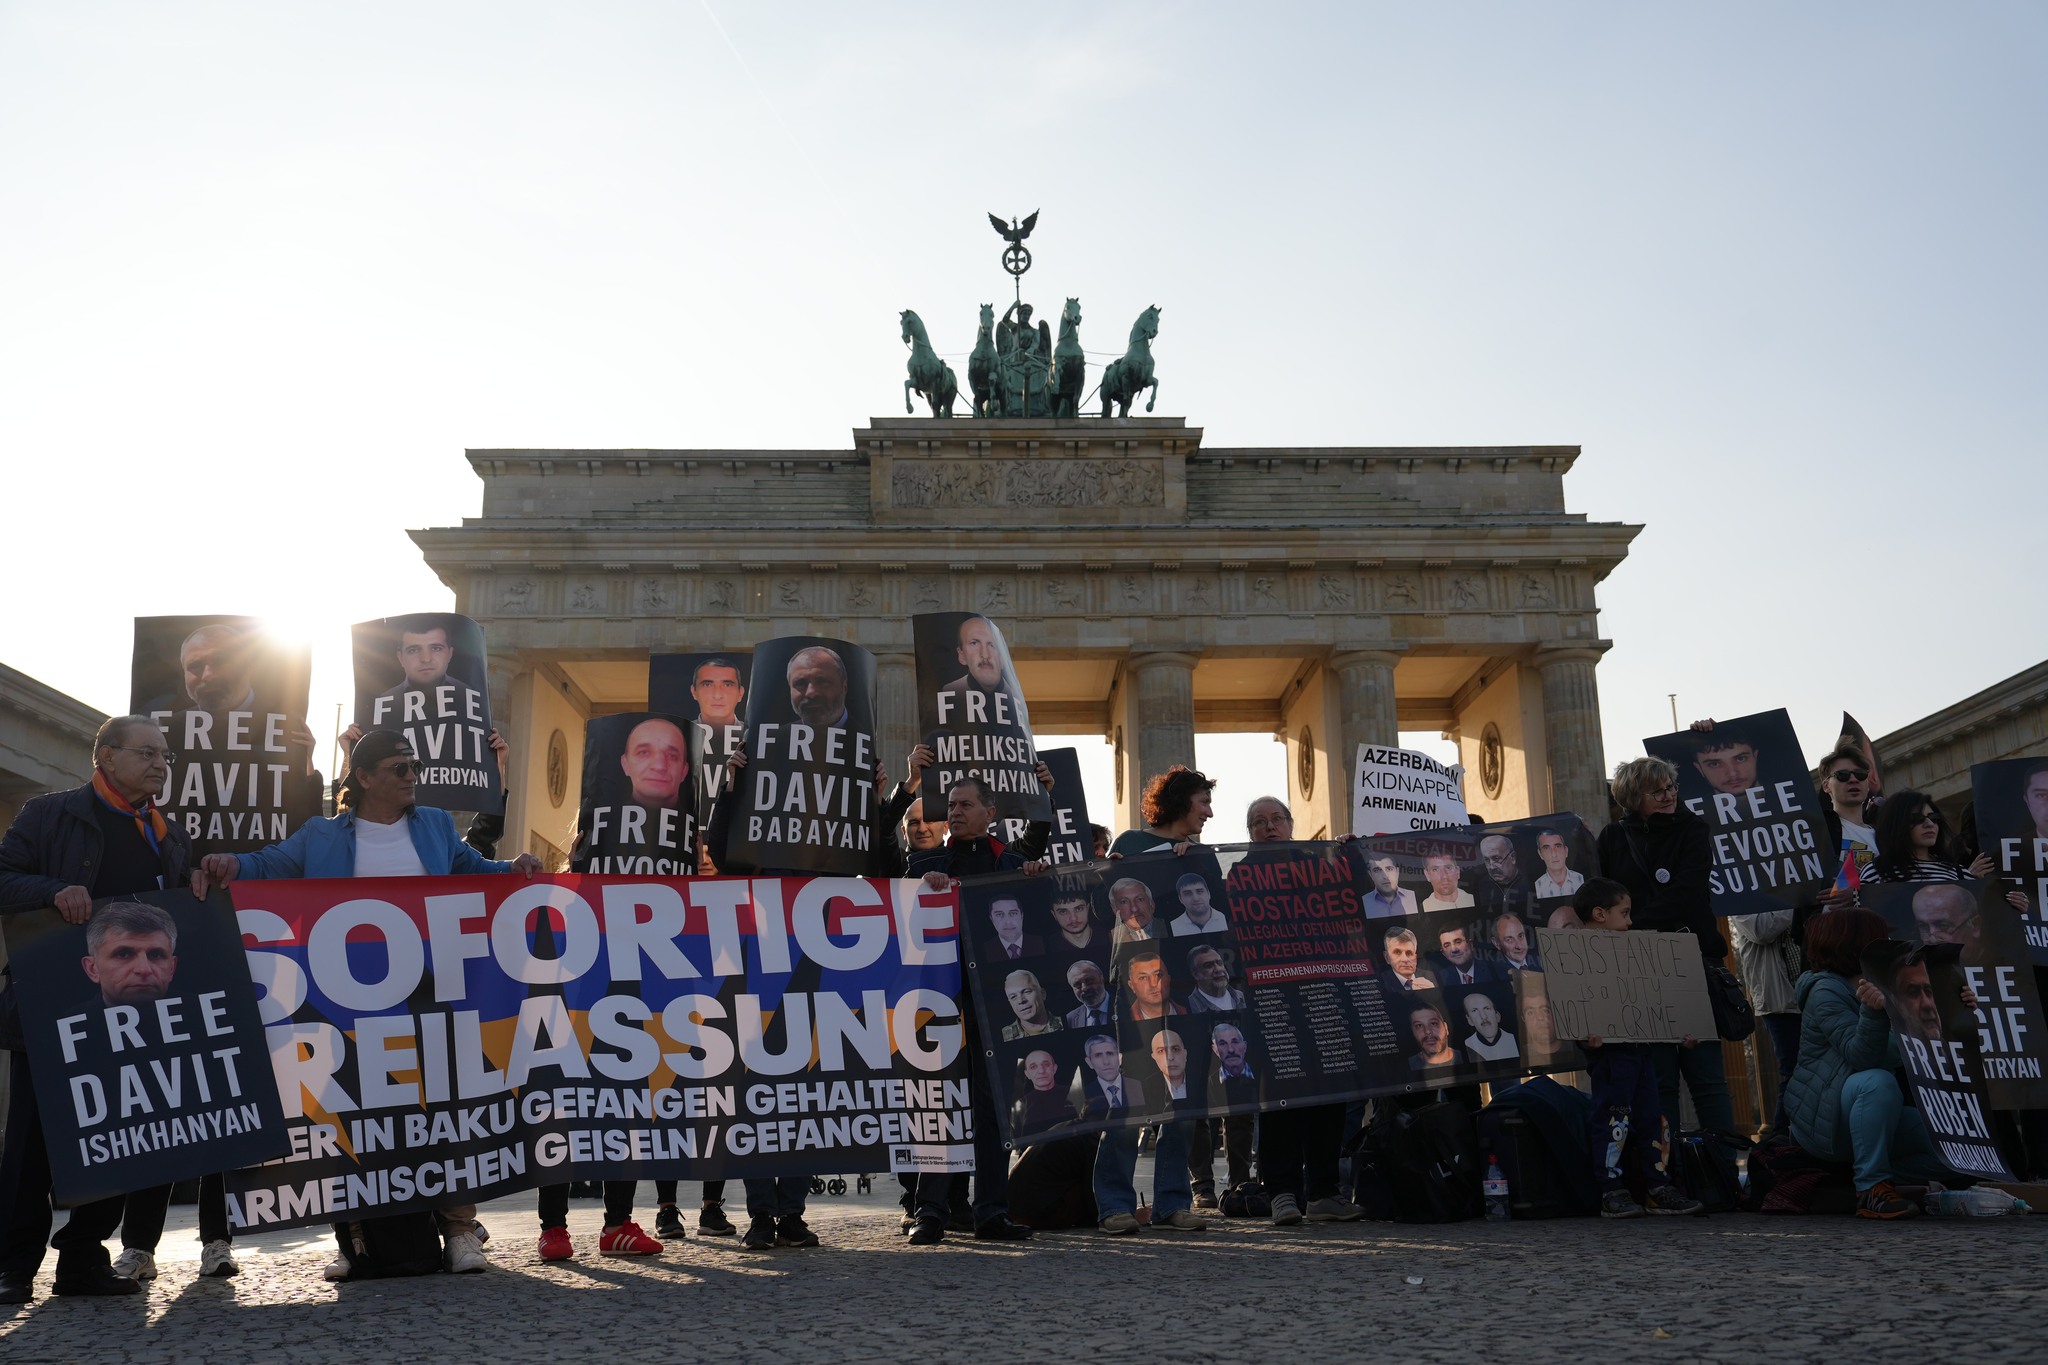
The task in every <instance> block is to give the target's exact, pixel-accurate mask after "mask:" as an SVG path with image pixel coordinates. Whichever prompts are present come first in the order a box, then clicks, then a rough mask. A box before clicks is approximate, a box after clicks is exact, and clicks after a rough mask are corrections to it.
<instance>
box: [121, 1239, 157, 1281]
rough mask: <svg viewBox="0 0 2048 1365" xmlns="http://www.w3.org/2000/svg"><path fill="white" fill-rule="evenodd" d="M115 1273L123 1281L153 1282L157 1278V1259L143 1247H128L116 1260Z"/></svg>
mask: <svg viewBox="0 0 2048 1365" xmlns="http://www.w3.org/2000/svg"><path fill="white" fill-rule="evenodd" d="M114 1273H115V1274H116V1275H119V1276H121V1277H122V1278H123V1279H129V1280H153V1279H155V1278H156V1257H155V1256H154V1255H152V1254H151V1253H149V1252H147V1251H144V1250H143V1249H142V1248H141V1247H127V1248H125V1249H123V1251H122V1252H121V1254H120V1255H119V1256H116V1257H115V1258H114Z"/></svg>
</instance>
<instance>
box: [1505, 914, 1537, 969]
mask: <svg viewBox="0 0 2048 1365" xmlns="http://www.w3.org/2000/svg"><path fill="white" fill-rule="evenodd" d="M1493 947H1494V951H1495V952H1497V953H1499V954H1500V962H1501V965H1502V966H1503V967H1506V968H1508V969H1509V970H1510V971H1516V972H1540V971H1542V970H1543V959H1542V958H1540V957H1539V956H1537V953H1536V949H1535V947H1534V945H1532V944H1531V943H1530V942H1529V928H1528V926H1527V925H1525V924H1523V923H1522V917H1521V916H1520V915H1515V914H1506V913H1503V914H1499V915H1496V916H1494V919H1493Z"/></svg>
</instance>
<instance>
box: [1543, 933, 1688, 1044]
mask: <svg viewBox="0 0 2048 1365" xmlns="http://www.w3.org/2000/svg"><path fill="white" fill-rule="evenodd" d="M1536 950H1537V952H1539V953H1540V954H1541V955H1542V957H1543V989H1544V994H1545V997H1546V999H1547V1000H1548V1002H1549V1005H1550V1017H1551V1020H1552V1022H1553V1023H1554V1025H1555V1027H1556V1030H1557V1036H1558V1037H1560V1038H1570V1039H1574V1040H1580V1041H1583V1040H1584V1039H1587V1038H1598V1039H1600V1040H1601V1041H1602V1042H1604V1043H1676V1042H1680V1041H1683V1040H1684V1039H1686V1038H1693V1039H1696V1040H1698V1041H1699V1042H1701V1043H1703V1044H1706V1045H1707V1046H1717V1045H1718V1040H1719V1038H1720V1031H1719V1030H1718V1029H1716V1028H1715V1026H1714V1005H1713V1002H1712V1001H1711V1000H1710V999H1709V998H1708V996H1707V978H1706V972H1705V970H1704V967H1703V965H1702V962H1701V959H1700V941H1699V940H1698V939H1696V938H1694V937H1693V936H1692V935H1691V934H1660V933H1653V932H1651V931H1649V930H1647V929H1637V930H1632V931H1629V932H1627V933H1619V934H1614V933H1605V932H1602V931H1600V930H1595V929H1538V930H1537V931H1536Z"/></svg>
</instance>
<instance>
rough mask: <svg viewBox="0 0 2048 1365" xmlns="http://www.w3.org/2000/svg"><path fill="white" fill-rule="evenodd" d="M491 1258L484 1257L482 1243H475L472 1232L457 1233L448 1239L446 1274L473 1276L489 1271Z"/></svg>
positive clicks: (474, 1236)
mask: <svg viewBox="0 0 2048 1365" xmlns="http://www.w3.org/2000/svg"><path fill="white" fill-rule="evenodd" d="M490 1266H491V1258H490V1257H488V1256H486V1255H484V1248H483V1243H481V1242H479V1241H477V1239H476V1234H475V1233H473V1232H458V1233H456V1234H455V1235H454V1236H453V1237H450V1238H449V1239H448V1273H449V1274H451V1275H475V1274H478V1273H480V1272H482V1271H485V1270H488V1269H490Z"/></svg>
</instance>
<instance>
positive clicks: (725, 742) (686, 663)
mask: <svg viewBox="0 0 2048 1365" xmlns="http://www.w3.org/2000/svg"><path fill="white" fill-rule="evenodd" d="M753 665H754V659H753V655H752V654H751V653H750V652H748V651H746V650H720V651H718V652H716V653H710V654H656V655H654V656H653V657H652V658H650V659H648V661H647V709H648V710H649V711H653V712H656V713H658V714H661V715H666V716H674V717H676V718H677V719H678V720H681V721H683V722H684V723H685V724H684V730H685V733H687V735H688V736H689V740H690V791H691V793H692V795H691V801H690V808H691V810H692V812H693V813H694V814H695V815H696V817H697V828H698V829H700V830H701V829H703V828H705V827H706V826H708V825H709V824H710V823H711V803H712V802H713V801H715V800H717V799H718V784H719V783H720V782H721V781H723V780H724V778H725V760H726V759H728V758H730V757H732V755H733V754H735V753H737V752H738V751H739V747H740V740H741V738H742V737H743V736H744V735H745V733H746V721H747V683H748V675H749V674H750V673H751V672H752V671H753Z"/></svg>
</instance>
